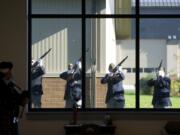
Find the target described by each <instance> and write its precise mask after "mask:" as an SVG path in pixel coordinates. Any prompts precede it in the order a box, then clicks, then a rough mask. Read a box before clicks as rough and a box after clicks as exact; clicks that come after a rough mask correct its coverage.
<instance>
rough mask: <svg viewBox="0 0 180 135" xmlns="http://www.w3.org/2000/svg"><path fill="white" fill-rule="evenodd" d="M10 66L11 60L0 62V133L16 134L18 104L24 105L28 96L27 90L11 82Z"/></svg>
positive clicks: (11, 66)
mask: <svg viewBox="0 0 180 135" xmlns="http://www.w3.org/2000/svg"><path fill="white" fill-rule="evenodd" d="M12 68H13V64H12V63H11V62H0V135H18V123H17V122H18V118H20V117H19V116H20V115H22V114H21V113H20V112H19V111H20V106H22V107H23V106H25V104H26V103H27V100H26V99H28V98H29V94H28V92H27V91H21V90H19V87H18V86H17V85H16V84H15V83H13V81H12V72H11V70H12Z"/></svg>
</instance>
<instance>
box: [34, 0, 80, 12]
mask: <svg viewBox="0 0 180 135" xmlns="http://www.w3.org/2000/svg"><path fill="white" fill-rule="evenodd" d="M32 13H33V14H80V13H81V0H76V1H74V0H68V1H66V0H32Z"/></svg>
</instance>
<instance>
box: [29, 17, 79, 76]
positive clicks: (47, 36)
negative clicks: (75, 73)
mask: <svg viewBox="0 0 180 135" xmlns="http://www.w3.org/2000/svg"><path fill="white" fill-rule="evenodd" d="M81 40H82V39H81V20H80V19H64V18H62V19H33V20H32V57H33V58H34V59H36V60H37V59H38V58H39V57H40V56H41V55H42V54H43V53H45V52H46V51H47V50H48V49H49V48H52V50H51V52H50V53H49V54H48V55H47V56H46V57H45V58H44V59H43V65H44V66H45V69H46V73H47V74H55V75H56V76H57V73H60V72H62V71H64V70H66V69H67V65H68V63H73V64H74V63H75V61H76V60H78V59H79V58H80V57H81V50H82V45H81Z"/></svg>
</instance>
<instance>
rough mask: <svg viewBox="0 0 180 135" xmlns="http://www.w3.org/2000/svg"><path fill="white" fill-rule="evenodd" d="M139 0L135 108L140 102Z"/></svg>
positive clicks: (137, 107)
mask: <svg viewBox="0 0 180 135" xmlns="http://www.w3.org/2000/svg"><path fill="white" fill-rule="evenodd" d="M139 4H140V3H139V0H136V44H135V54H136V109H137V110H139V107H140V106H139V104H140V98H139V97H140V95H139V94H140V86H139V68H140V62H139V61H140V56H139V43H140V39H139V38H140V36H139V35H140V33H139V31H140V30H139V26H140V24H139V23H140V18H139Z"/></svg>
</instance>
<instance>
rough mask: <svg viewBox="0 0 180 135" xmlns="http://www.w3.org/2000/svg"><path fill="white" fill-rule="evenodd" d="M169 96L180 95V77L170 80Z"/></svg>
mask: <svg viewBox="0 0 180 135" xmlns="http://www.w3.org/2000/svg"><path fill="white" fill-rule="evenodd" d="M171 96H177V97H180V78H179V79H176V80H171Z"/></svg>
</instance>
